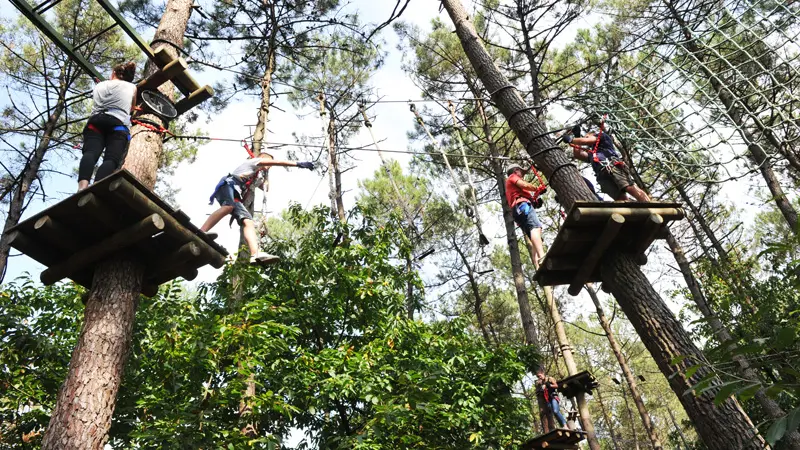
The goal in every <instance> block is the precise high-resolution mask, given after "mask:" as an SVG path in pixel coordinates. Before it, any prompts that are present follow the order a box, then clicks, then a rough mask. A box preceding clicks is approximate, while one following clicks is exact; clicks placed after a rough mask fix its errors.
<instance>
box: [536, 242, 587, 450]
mask: <svg viewBox="0 0 800 450" xmlns="http://www.w3.org/2000/svg"><path fill="white" fill-rule="evenodd" d="M533 255H534V253H533V251H531V260H533ZM544 297H545V300H546V301H547V309H548V311H549V312H550V318H551V319H552V320H553V327H554V328H555V331H556V338H557V339H558V345H559V347H560V349H561V356H563V358H564V364H566V366H567V373H568V374H569V375H575V374H576V373H578V366H577V365H576V364H575V358H573V356H572V345H571V344H570V343H569V338H568V337H567V331H566V330H565V329H564V322H563V321H562V320H561V313H560V312H559V311H558V305H557V304H556V300H555V298H554V297H553V288H551V287H550V286H545V287H544ZM575 400H577V402H578V414H579V415H580V417H581V428H582V429H583V431H585V432H586V440H587V441H588V442H589V448H590V449H591V450H600V441H598V440H597V435H596V434H595V432H594V423H592V416H591V414H590V413H589V404H588V403H586V394H584V393H583V392H580V393H578V394H577V395H576V396H575Z"/></svg>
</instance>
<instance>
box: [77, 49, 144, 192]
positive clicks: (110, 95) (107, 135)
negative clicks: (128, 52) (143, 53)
mask: <svg viewBox="0 0 800 450" xmlns="http://www.w3.org/2000/svg"><path fill="white" fill-rule="evenodd" d="M135 74H136V63H134V62H129V63H126V64H120V65H118V66H115V67H114V68H113V69H112V70H111V79H109V80H106V81H101V82H100V83H97V84H96V85H95V87H94V89H93V91H92V100H93V101H94V108H92V114H91V116H90V117H89V120H88V121H87V123H86V127H85V128H84V129H83V157H82V158H81V162H80V165H79V166H78V190H79V191H81V190H83V189H86V188H87V187H88V186H89V180H91V178H92V172H94V168H95V166H96V165H97V161H98V160H99V159H100V156H101V155H103V150H104V149H105V154H104V156H103V163H102V164H100V167H99V168H98V169H97V175H96V176H95V181H97V180H102V179H103V178H105V177H107V176H109V175H111V173H112V172H114V171H115V170H117V169H119V168H120V167H122V164H123V163H124V162H125V155H126V154H127V153H128V143H129V141H130V140H131V133H130V126H131V113H132V112H133V110H134V108H135V106H136V85H135V84H133V77H134V75H135Z"/></svg>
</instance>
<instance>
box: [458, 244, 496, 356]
mask: <svg viewBox="0 0 800 450" xmlns="http://www.w3.org/2000/svg"><path fill="white" fill-rule="evenodd" d="M450 243H451V244H453V249H454V250H455V251H456V253H458V257H459V258H461V263H462V264H464V267H466V268H467V279H468V280H469V286H470V288H471V289H472V295H473V297H474V300H473V304H472V306H473V311H474V312H475V320H476V321H478V328H480V330H481V334H483V339H484V340H485V341H486V343H487V344H489V345H492V340H491V338H490V337H489V332H488V331H486V325H485V324H484V320H483V298H481V293H480V291H479V290H478V287H479V286H478V280H476V279H475V273H474V272H473V271H472V266H470V265H469V260H468V259H467V255H465V254H464V252H463V251H461V248H459V246H458V244H457V243H456V242H455V239H453V240H451V241H450Z"/></svg>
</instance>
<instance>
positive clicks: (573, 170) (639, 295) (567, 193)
mask: <svg viewBox="0 0 800 450" xmlns="http://www.w3.org/2000/svg"><path fill="white" fill-rule="evenodd" d="M442 5H443V6H444V8H445V9H446V10H447V13H448V15H449V16H450V18H451V19H452V21H453V24H454V25H455V27H456V34H457V35H458V37H459V40H460V41H461V45H462V47H463V48H464V52H465V54H466V55H467V57H468V58H469V60H470V62H471V64H472V67H473V68H474V69H475V72H476V73H477V75H478V77H479V78H480V80H481V81H482V82H483V85H484V88H485V89H486V90H487V91H488V92H489V94H490V96H491V97H492V100H493V101H494V102H495V104H496V105H497V107H498V109H499V110H500V112H502V114H503V116H505V117H506V120H508V123H509V126H510V127H511V128H512V130H514V132H515V134H516V136H517V138H518V139H519V141H520V143H522V145H524V146H525V149H526V151H528V153H529V154H530V156H531V158H533V160H534V162H535V163H536V164H537V165H538V166H539V167H540V168H541V169H542V171H543V172H544V174H545V176H547V179H548V180H549V182H550V186H551V187H552V188H553V189H554V190H555V191H556V192H557V193H558V196H559V198H560V199H561V203H562V206H564V208H565V209H566V210H569V208H570V207H571V206H572V204H573V202H575V201H576V200H586V201H592V200H593V199H594V196H593V194H592V193H591V191H590V190H589V188H588V187H587V186H586V184H585V183H584V182H583V179H582V178H581V176H580V174H579V172H578V169H577V167H575V166H574V165H573V164H571V163H570V162H569V161H568V160H567V157H566V155H564V153H563V152H562V151H560V150H559V149H560V147H558V146H557V145H556V143H555V142H554V141H553V139H552V138H551V137H550V135H549V134H547V133H546V131H547V130H545V127H544V125H543V124H542V123H541V122H539V121H538V120H537V119H536V117H535V115H534V114H533V112H531V109H530V108H529V107H528V106H527V105H526V104H525V102H524V101H523V100H522V98H521V96H520V95H519V93H517V92H516V90H515V89H514V88H513V87H512V86H511V85H510V83H509V81H508V79H506V78H505V77H504V76H503V75H502V73H501V72H500V71H499V70H498V69H497V67H496V66H495V65H494V62H493V61H492V59H491V57H490V56H489V54H488V52H487V51H486V49H485V48H484V47H483V45H482V43H481V42H480V38H479V37H478V34H477V33H476V32H475V28H474V27H473V26H472V24H471V23H470V22H469V19H468V16H467V12H466V11H465V10H464V7H463V6H462V5H461V3H460V2H459V1H458V0H443V1H442ZM554 150H555V151H554ZM601 267H602V268H603V270H602V272H601V273H602V281H603V282H604V283H607V284H609V285H610V287H611V289H612V293H613V294H614V297H615V298H616V299H617V301H618V302H619V304H620V306H621V307H622V310H623V311H624V312H625V313H626V314H627V316H628V319H629V320H630V321H631V323H632V324H633V325H634V327H635V328H636V331H637V332H638V334H639V336H640V337H641V339H642V342H643V343H644V344H645V346H646V347H647V348H648V350H649V351H650V354H651V355H652V356H653V358H654V360H655V361H656V363H657V364H658V366H659V369H660V370H661V372H662V373H663V374H664V375H665V376H667V377H670V376H671V378H670V385H671V387H672V389H673V390H674V391H675V393H676V394H677V395H678V396H679V398H680V399H681V401H682V403H683V405H684V407H685V408H686V410H687V413H688V414H689V417H691V419H692V420H693V422H694V423H695V425H696V426H697V428H698V432H699V434H700V436H701V437H702V439H703V441H704V443H705V444H706V446H707V447H708V448H709V449H710V450H730V449H745V448H746V449H756V448H763V441H762V440H761V439H760V438H758V437H756V436H753V425H752V423H751V422H750V419H749V418H748V417H747V415H746V414H744V412H743V411H742V410H741V409H740V408H738V406H737V405H736V403H735V402H733V401H731V400H728V401H725V402H724V403H722V404H721V405H719V406H717V405H715V404H714V398H713V394H712V393H710V392H708V393H705V394H703V395H699V396H692V395H684V393H685V392H686V390H687V389H688V387H689V386H690V385H691V384H692V383H691V380H689V379H687V377H686V376H685V375H683V374H684V373H685V371H686V369H687V368H688V367H689V365H690V364H692V361H702V360H703V356H702V353H701V352H700V351H699V350H698V349H697V347H696V346H695V345H694V343H693V342H692V341H691V339H690V337H689V334H688V333H687V332H686V331H685V330H684V329H683V328H682V327H681V324H680V323H679V322H678V320H677V319H676V318H675V316H673V314H672V312H670V310H669V308H667V305H666V304H665V303H664V301H663V300H662V299H661V297H660V296H659V295H658V293H657V292H655V290H654V289H653V287H652V286H651V285H650V282H649V281H648V280H647V278H646V277H645V276H644V274H642V272H641V271H640V270H639V267H638V266H637V265H636V264H635V263H634V261H633V259H632V257H631V256H630V255H623V254H620V253H611V254H609V255H607V256H606V257H604V259H603V260H602V261H601ZM679 355H680V356H685V357H686V358H685V359H684V360H682V361H680V362H679V363H678V364H672V360H673V358H675V357H676V356H679ZM676 372H677V374H676ZM698 372H700V373H698V374H696V375H695V376H694V377H695V378H694V379H699V377H701V376H703V375H705V374H706V373H708V371H707V369H705V370H700V371H698ZM674 374H676V375H674ZM673 375H674V376H673Z"/></svg>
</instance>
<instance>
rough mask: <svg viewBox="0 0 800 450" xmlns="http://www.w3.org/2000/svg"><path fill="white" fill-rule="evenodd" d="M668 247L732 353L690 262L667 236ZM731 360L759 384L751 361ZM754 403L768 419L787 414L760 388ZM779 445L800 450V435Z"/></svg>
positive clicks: (727, 333) (737, 357) (694, 297)
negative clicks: (756, 403)
mask: <svg viewBox="0 0 800 450" xmlns="http://www.w3.org/2000/svg"><path fill="white" fill-rule="evenodd" d="M667 244H668V245H669V248H670V250H671V251H672V254H673V256H674V257H675V262H677V263H678V267H679V268H680V270H681V273H682V274H683V279H684V280H685V281H686V285H687V286H689V292H690V294H691V296H692V300H694V303H695V305H696V306H697V309H698V310H699V311H700V314H702V315H703V318H704V319H705V320H706V321H707V322H708V324H709V326H710V327H711V330H712V331H713V332H714V336H715V337H716V338H717V340H718V341H719V342H730V343H731V345H730V347H729V349H730V350H734V349H735V348H736V345H735V344H734V343H733V335H731V333H730V331H728V328H727V327H725V325H724V324H723V323H722V321H721V320H720V319H719V317H718V316H717V315H716V314H715V313H714V310H713V309H711V305H709V304H708V302H707V301H706V297H705V295H703V291H702V290H701V289H700V283H698V282H697V279H696V278H695V277H694V273H693V272H692V268H691V266H690V264H689V260H688V259H686V255H685V254H684V252H683V247H682V246H681V245H680V243H679V242H678V240H677V239H675V236H674V235H673V234H672V233H671V232H670V233H668V234H667ZM733 360H734V361H735V362H736V364H737V366H738V368H739V373H740V374H741V375H742V377H743V378H745V379H747V380H750V381H752V382H754V383H762V379H761V375H760V374H759V373H758V371H757V370H756V369H755V368H753V367H752V366H751V365H750V361H749V360H748V359H747V357H745V356H744V355H741V354H737V355H734V356H733ZM755 399H756V401H757V402H758V404H759V405H760V406H761V409H762V410H763V411H764V413H765V414H766V415H767V417H769V418H770V419H780V418H781V417H783V416H785V415H786V411H784V410H783V408H781V406H780V405H779V404H778V402H776V401H775V400H773V399H772V398H770V397H769V396H768V395H767V393H766V391H765V389H764V388H763V387H762V388H761V389H759V390H758V391H757V392H756V394H755ZM780 442H781V443H782V444H783V445H785V446H786V448H787V449H790V450H800V433H798V432H797V430H794V431H792V432H789V433H786V434H785V435H784V436H783V439H782V440H781V441H780Z"/></svg>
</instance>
